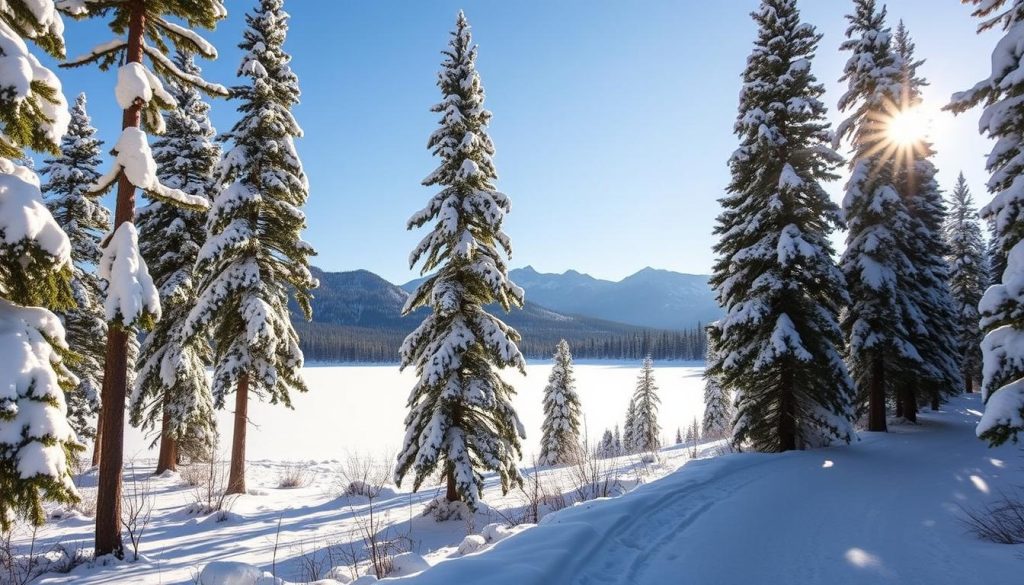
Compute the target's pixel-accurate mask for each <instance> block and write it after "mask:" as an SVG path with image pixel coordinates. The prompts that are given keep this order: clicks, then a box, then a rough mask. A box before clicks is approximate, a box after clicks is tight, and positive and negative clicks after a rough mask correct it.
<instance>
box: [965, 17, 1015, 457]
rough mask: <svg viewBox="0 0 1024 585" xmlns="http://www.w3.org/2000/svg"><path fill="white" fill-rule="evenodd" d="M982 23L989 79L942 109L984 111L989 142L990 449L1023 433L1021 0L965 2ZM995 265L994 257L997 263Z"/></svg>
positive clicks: (983, 430) (984, 322) (985, 310)
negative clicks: (994, 37)
mask: <svg viewBox="0 0 1024 585" xmlns="http://www.w3.org/2000/svg"><path fill="white" fill-rule="evenodd" d="M969 1H970V2H971V3H972V4H974V5H975V6H976V8H975V10H974V15H975V16H976V17H978V18H980V19H982V20H981V24H980V25H979V27H978V29H979V32H980V31H985V30H989V29H992V28H996V27H1001V28H1002V29H1003V30H1004V36H1003V38H1002V39H1001V40H1000V41H999V42H998V43H997V44H996V47H995V49H994V50H993V52H992V71H991V74H990V75H989V77H988V78H987V79H984V80H982V81H980V82H979V83H978V84H976V85H975V86H974V87H973V88H971V89H970V90H967V91H965V92H962V93H958V94H956V95H954V96H953V98H952V101H951V103H950V104H949V105H948V106H947V108H948V109H950V110H953V111H954V112H956V113H961V112H965V111H967V110H968V109H970V108H972V107H974V106H975V105H977V104H984V105H985V109H984V111H983V112H982V114H981V122H980V128H981V132H982V133H983V134H987V135H988V136H989V137H990V138H995V139H996V146H995V148H994V149H993V150H992V152H991V154H989V157H988V161H987V168H988V170H989V172H991V173H992V176H991V178H990V179H989V181H988V190H989V192H991V193H992V194H993V195H994V196H993V198H992V202H991V203H989V204H988V205H986V206H985V207H983V208H982V210H981V216H982V217H983V218H985V219H988V220H989V221H990V222H991V223H992V224H993V236H994V238H993V239H994V241H995V242H996V244H995V245H996V247H997V249H998V250H999V252H1000V254H1001V255H1002V254H1005V258H1006V260H1005V261H1006V268H1005V269H1004V270H1003V272H1002V276H1001V280H1000V281H999V282H997V283H995V284H994V285H992V286H991V287H990V288H989V289H988V290H986V291H985V294H984V296H983V297H982V300H981V303H980V305H979V307H978V309H979V311H980V312H981V327H982V329H983V330H984V331H985V338H984V340H983V341H982V345H981V351H982V353H983V355H984V366H983V379H982V393H983V397H984V398H985V401H986V402H985V414H984V416H982V419H981V422H980V423H979V424H978V428H977V432H978V436H979V437H980V438H982V439H985V440H986V441H988V442H989V443H991V444H993V445H999V444H1002V443H1005V442H1006V441H1009V440H1014V441H1015V440H1017V437H1018V435H1019V434H1020V433H1021V432H1024V350H1022V349H1021V348H1024V310H1022V308H1024V243H1022V240H1024V191H1022V190H1021V189H1020V187H1019V182H1020V180H1021V177H1022V176H1024V138H1022V135H1021V132H1020V128H1021V127H1022V126H1024V102H1022V101H1021V99H1020V95H1021V94H1022V93H1024V75H1022V74H1024V0H969ZM997 259H998V257H997Z"/></svg>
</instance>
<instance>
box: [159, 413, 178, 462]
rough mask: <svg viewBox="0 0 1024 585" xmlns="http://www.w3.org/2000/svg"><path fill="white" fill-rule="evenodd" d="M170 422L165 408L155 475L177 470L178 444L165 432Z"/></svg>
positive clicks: (169, 416)
mask: <svg viewBox="0 0 1024 585" xmlns="http://www.w3.org/2000/svg"><path fill="white" fill-rule="evenodd" d="M170 423H171V415H170V413H168V412H167V411H166V410H165V411H164V420H163V425H162V427H161V429H160V455H159V457H157V460H156V472H155V475H160V474H161V473H163V472H165V471H177V470H178V444H177V443H175V441H174V439H172V438H171V437H170V436H169V435H170V433H168V432H167V428H168V427H169V426H170Z"/></svg>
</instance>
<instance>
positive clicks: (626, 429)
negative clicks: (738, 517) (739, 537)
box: [622, 398, 637, 453]
mask: <svg viewBox="0 0 1024 585" xmlns="http://www.w3.org/2000/svg"><path fill="white" fill-rule="evenodd" d="M636 443H637V440H636V400H635V399H633V398H630V399H629V407H627V408H626V422H625V424H624V425H623V426H622V452H623V453H635V452H636V451H637V447H636Z"/></svg>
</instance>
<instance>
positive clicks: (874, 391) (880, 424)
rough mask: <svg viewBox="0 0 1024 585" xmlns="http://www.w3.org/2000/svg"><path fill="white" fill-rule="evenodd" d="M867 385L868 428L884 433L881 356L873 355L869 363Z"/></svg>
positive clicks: (882, 364)
mask: <svg viewBox="0 0 1024 585" xmlns="http://www.w3.org/2000/svg"><path fill="white" fill-rule="evenodd" d="M869 384H870V385H869V387H868V430H869V431H872V432H880V433H884V432H887V431H888V427H887V426H886V422H885V362H884V361H883V359H882V356H875V357H874V362H873V363H872V364H871V381H870V382H869Z"/></svg>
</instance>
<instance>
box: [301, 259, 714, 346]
mask: <svg viewBox="0 0 1024 585" xmlns="http://www.w3.org/2000/svg"><path fill="white" fill-rule="evenodd" d="M312 271H313V274H314V276H315V277H316V278H318V279H319V280H320V288H318V289H317V290H315V291H314V300H313V321H312V322H311V323H306V322H305V321H303V320H302V319H295V325H296V330H297V331H298V332H299V337H300V339H301V341H302V344H303V349H304V350H305V352H306V354H307V358H308V359H314V360H317V359H318V360H330V361H395V360H397V356H398V347H399V346H400V345H401V342H402V340H403V339H404V338H405V336H406V335H407V334H408V333H409V332H410V331H412V329H413V328H415V327H416V325H417V324H418V323H419V322H420V320H421V319H422V313H423V312H424V311H425V310H421V311H419V312H417V314H415V315H411V316H409V317H402V316H401V310H402V307H403V305H404V304H405V302H406V299H407V298H408V296H409V291H411V290H413V289H414V288H415V286H416V285H417V284H418V283H419V282H422V281H421V280H419V281H413V282H410V283H406V284H405V285H403V286H401V287H400V286H396V285H394V284H392V283H390V282H388V281H387V280H385V279H383V278H381V277H380V276H378V275H376V274H374V273H372V272H370V271H367V270H353V271H347V272H325V271H323V270H320V269H319V268H313V269H312ZM666 272H667V271H666ZM642 273H643V271H641V273H638V274H642ZM667 274H676V273H671V272H667ZM517 275H518V276H517ZM534 275H536V276H535V277H534ZM512 276H513V280H516V282H517V284H519V285H520V286H523V287H524V288H525V289H526V296H527V303H526V306H525V307H524V308H523V309H522V310H514V311H512V312H511V313H508V314H505V313H504V311H502V310H501V308H500V307H493V309H494V310H495V314H496V315H498V316H499V318H501V319H502V320H504V321H505V322H507V323H508V324H509V325H511V326H512V327H514V328H516V329H517V330H518V331H519V332H520V334H521V335H522V336H523V341H522V342H521V343H520V348H521V349H522V351H523V352H524V353H525V354H527V355H528V356H530V357H548V356H549V355H550V352H551V350H552V349H553V348H554V346H555V344H556V343H557V342H558V340H559V339H562V338H566V339H568V340H569V341H570V343H571V344H573V345H574V346H575V347H576V352H577V353H579V354H580V355H581V356H586V357H615V358H623V357H633V356H636V357H639V356H641V355H642V354H644V353H653V354H658V355H659V356H661V357H678V358H679V359H695V358H699V357H700V356H701V355H703V349H702V348H703V339H702V337H703V336H702V335H698V332H697V331H696V330H695V329H694V328H695V326H696V325H697V322H698V321H699V320H701V318H700V317H695V318H693V319H689V318H686V317H677V318H676V319H674V320H673V321H672V322H673V323H676V324H679V325H678V326H675V325H666V326H657V325H646V326H645V325H643V324H642V323H641V324H636V323H628V322H627V323H623V322H617V321H616V320H615V319H613V318H606V317H601V316H598V315H593V314H587V313H585V312H583V310H590V308H591V307H592V306H595V305H600V303H599V302H595V300H594V299H595V298H597V295H595V294H594V290H593V288H590V287H593V286H596V287H599V288H602V289H604V290H605V291H609V292H612V293H616V292H618V290H617V287H618V286H619V285H621V284H622V283H625V282H627V281H628V280H629V279H625V280H623V281H622V282H621V283H612V282H610V281H601V280H597V279H594V278H593V277H590V276H588V275H585V274H580V273H578V272H574V271H569V272H567V273H565V274H564V275H542V274H540V273H537V272H536V271H534V270H533V269H532V268H525V269H520V270H514V271H512ZM519 276H522V277H524V278H521V279H518V277H519ZM636 276H637V275H634V276H632V277H630V279H632V278H634V277H636ZM680 276H684V277H686V276H687V275H680ZM551 277H553V278H551ZM695 278H698V279H699V278H704V279H705V282H706V277H695ZM534 280H537V281H539V282H534ZM572 281H576V282H578V283H579V284H580V286H579V287H573V286H571V283H572ZM592 283H606V284H598V285H593V284H592ZM567 284H568V286H567ZM607 285H611V286H610V287H607ZM636 290H637V291H640V292H642V293H643V294H647V295H648V296H649V297H657V296H659V294H660V293H658V292H657V287H647V286H640V287H637V288H636ZM652 290H653V291H655V292H654V293H652V292H651V291H652ZM535 295H536V296H538V297H544V298H547V299H550V300H552V301H554V302H555V304H559V305H562V306H567V307H571V306H572V297H573V296H579V297H580V298H584V299H587V300H588V303H589V304H588V305H580V308H581V309H582V310H581V311H577V312H573V311H572V310H571V309H570V310H559V309H557V308H551V307H549V306H546V305H544V303H543V301H540V300H537V302H535V300H534V296H535ZM563 295H568V298H562V296H563ZM609 296H610V298H611V299H612V301H610V302H609V305H611V304H613V303H614V302H616V301H617V302H623V301H618V299H619V298H621V293H619V296H618V297H616V296H615V294H612V295H609ZM625 302H626V303H627V304H628V303H629V301H625ZM636 302H639V303H644V302H646V301H643V300H642V299H640V300H637V301H636ZM612 308H614V307H612ZM294 309H295V307H293V310H294ZM635 312H636V313H637V314H642V313H643V306H640V307H636V311H635ZM620 313H621V314H623V315H627V316H628V315H629V314H630V312H629V310H625V311H616V310H607V311H604V314H607V315H612V316H614V315H618V314H620ZM703 314H705V313H703V312H700V311H698V312H696V313H695V315H703ZM647 322H649V323H654V322H655V320H654V319H648V320H647ZM683 329H689V330H690V331H682V330H683Z"/></svg>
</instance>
